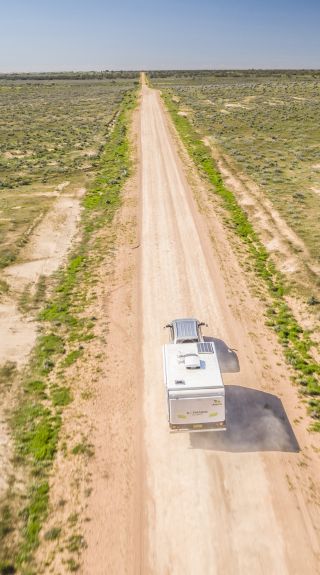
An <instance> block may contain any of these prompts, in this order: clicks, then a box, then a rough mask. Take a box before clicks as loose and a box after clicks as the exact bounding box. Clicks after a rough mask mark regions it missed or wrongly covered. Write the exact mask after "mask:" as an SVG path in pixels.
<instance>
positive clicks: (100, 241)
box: [0, 74, 138, 574]
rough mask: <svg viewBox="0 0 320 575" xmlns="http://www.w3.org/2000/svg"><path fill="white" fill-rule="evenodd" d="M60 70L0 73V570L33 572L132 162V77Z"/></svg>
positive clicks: (75, 541)
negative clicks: (98, 275) (76, 369)
mask: <svg viewBox="0 0 320 575" xmlns="http://www.w3.org/2000/svg"><path fill="white" fill-rule="evenodd" d="M65 76H66V75H63V79H61V77H59V75H55V77H54V78H51V79H49V76H46V75H44V77H40V78H36V79H34V78H31V77H29V76H27V77H22V78H21V77H7V76H6V77H3V78H1V77H0V99H1V103H2V108H3V114H2V117H1V124H2V125H1V134H2V135H1V142H0V149H1V154H0V181H1V184H0V185H1V189H0V198H1V206H0V210H1V212H0V226H1V228H0V232H1V244H0V268H1V269H0V274H1V275H0V289H1V299H0V329H1V336H2V338H3V342H4V344H3V346H2V347H3V349H2V352H3V353H2V355H1V356H0V359H1V361H0V387H1V393H2V399H3V401H2V407H1V410H0V423H1V437H0V439H1V441H0V464H1V469H2V482H1V485H0V573H3V574H4V573H16V572H19V573H28V574H30V573H34V572H37V568H36V567H35V566H34V564H33V555H34V551H35V549H36V548H37V546H38V543H39V533H40V530H41V527H42V524H43V522H44V520H45V518H46V517H47V515H48V509H49V500H50V473H51V468H52V465H53V462H54V459H55V457H56V454H57V451H58V441H59V435H60V428H61V425H62V415H63V410H64V408H66V407H67V406H68V405H69V404H70V403H71V402H72V401H73V390H72V385H71V382H72V381H73V380H72V377H71V376H70V372H69V371H68V370H70V369H72V366H73V365H74V364H75V363H76V362H77V361H78V360H79V359H80V358H81V356H83V354H84V350H85V346H86V344H87V343H88V342H90V341H91V340H92V339H93V338H94V337H95V335H94V325H95V320H96V318H95V317H91V316H90V317H89V316H88V312H87V309H88V306H89V304H90V303H92V301H93V300H94V284H95V281H96V280H95V272H96V269H97V266H98V264H99V262H101V259H102V258H103V257H105V255H106V253H109V252H110V251H111V253H112V241H113V240H112V230H111V222H112V220H113V217H114V215H115V213H116V211H117V209H118V207H119V205H120V203H121V201H120V190H121V188H122V186H123V184H124V181H125V180H126V178H127V176H128V174H129V169H130V162H129V148H128V141H127V135H126V134H127V123H128V117H127V115H128V113H129V110H130V109H131V108H132V107H133V106H134V102H135V96H134V93H135V89H136V85H137V84H138V78H137V76H136V75H134V74H128V75H127V77H123V75H122V74H119V75H118V77H117V75H112V77H111V78H107V79H106V78H100V79H99V74H97V75H96V77H90V78H89V79H88V78H85V79H82V80H79V79H78V80H75V79H74V77H73V76H71V77H70V78H69V77H68V76H67V77H65ZM93 76H94V75H93ZM104 231H105V236H108V237H107V238H106V237H105V236H104V235H103V232H104ZM53 272H54V273H53ZM92 292H93V293H92ZM6 355H7V356H8V357H9V358H10V359H9V360H6ZM89 443H90V442H89V440H87V438H86V437H85V434H82V436H81V440H80V441H79V442H78V443H77V444H76V445H74V444H72V445H71V446H69V445H67V443H66V441H64V442H63V446H62V447H61V449H63V451H64V454H65V455H66V456H67V453H69V456H70V457H77V456H80V455H81V456H82V457H89V456H91V455H92V454H91V452H90V449H89V448H88V449H87V447H86V446H87V444H88V445H89ZM69 448H70V452H69ZM76 530H77V526H76V523H75V522H73V523H72V524H70V529H69V532H68V538H69V539H68V544H67V547H66V549H67V553H68V559H67V561H68V566H69V567H68V569H69V570H70V571H73V570H75V566H76V564H77V562H76V556H77V553H78V549H79V545H80V543H81V540H79V537H78V534H77V531H76ZM59 533H60V530H59V529H53V530H51V531H50V533H47V534H46V535H45V537H46V538H48V539H56V538H58V537H59ZM69 540H70V541H69ZM69 564H70V565H69Z"/></svg>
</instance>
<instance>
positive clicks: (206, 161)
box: [163, 90, 320, 431]
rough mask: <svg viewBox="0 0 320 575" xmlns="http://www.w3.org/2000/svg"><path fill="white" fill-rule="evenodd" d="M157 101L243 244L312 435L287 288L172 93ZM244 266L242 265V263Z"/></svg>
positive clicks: (318, 406) (319, 403) (309, 357)
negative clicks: (163, 104)
mask: <svg viewBox="0 0 320 575" xmlns="http://www.w3.org/2000/svg"><path fill="white" fill-rule="evenodd" d="M163 98H164V101H165V103H166V106H167V109H168V110H169V112H170V114H171V116H172V119H173V121H174V124H175V126H176V128H177V130H178V133H179V135H180V137H181V138H182V141H183V143H184V145H185V147H186V149H187V151H188V152H189V154H190V156H191V158H192V160H193V161H194V163H195V165H196V166H197V167H198V168H199V170H200V172H201V173H202V175H203V176H205V177H206V178H207V180H208V181H209V182H210V184H211V185H212V189H213V191H214V193H215V194H217V195H218V197H219V198H220V200H221V202H222V205H223V207H224V209H225V210H226V212H227V214H228V216H227V220H226V221H227V224H228V225H229V226H230V227H231V228H232V230H233V231H234V232H235V233H236V234H237V235H238V236H239V237H240V238H241V240H242V241H243V242H244V244H245V246H246V249H247V254H248V256H249V262H251V264H250V265H251V267H252V268H253V269H254V271H255V273H256V274H257V276H258V277H259V278H261V280H263V281H262V282H260V288H259V289H260V295H261V297H262V298H263V299H264V300H265V302H266V316H267V318H266V322H267V324H268V325H269V326H270V327H272V328H273V329H274V330H275V331H276V333H277V336H278V338H279V341H280V343H281V344H282V346H283V349H284V355H285V357H286V360H287V362H288V364H289V365H290V367H291V369H292V379H293V381H294V382H295V383H296V384H297V385H299V386H300V390H301V392H302V394H303V395H304V397H305V400H306V401H307V403H308V407H309V413H310V415H311V417H312V420H313V424H312V429H313V430H315V431H320V366H319V364H317V363H316V361H315V359H314V351H315V344H314V342H313V341H312V339H311V337H310V335H309V334H308V333H307V332H306V331H303V330H302V328H301V327H300V326H299V324H298V322H297V320H296V319H295V317H294V315H293V313H292V311H291V309H290V307H289V306H288V304H287V302H286V298H285V294H286V290H287V285H286V282H285V280H284V278H283V276H282V275H281V274H280V273H279V272H278V271H277V270H276V267H275V265H274V263H273V261H272V259H271V257H270V254H269V253H268V251H267V249H266V248H265V247H264V245H263V244H262V242H261V240H260V239H259V237H258V235H257V233H256V232H255V230H254V228H253V226H252V224H251V223H250V221H249V219H248V217H247V214H246V213H245V211H244V210H243V209H242V208H241V207H240V205H239V203H238V202H237V199H236V197H235V195H234V194H233V193H232V192H231V191H230V190H229V189H228V188H227V187H226V186H225V184H224V182H223V179H222V177H221V175H220V173H219V171H218V170H217V167H216V165H215V162H214V160H213V158H212V155H211V151H210V148H208V146H206V145H205V143H204V142H203V139H202V135H201V134H200V133H199V132H198V131H197V130H196V128H195V126H194V124H193V123H192V122H191V121H190V119H189V118H188V117H186V116H185V115H181V103H180V100H179V99H178V98H177V97H176V95H175V93H174V94H173V93H172V91H171V90H170V91H164V92H163ZM245 263H246V265H248V260H246V262H245Z"/></svg>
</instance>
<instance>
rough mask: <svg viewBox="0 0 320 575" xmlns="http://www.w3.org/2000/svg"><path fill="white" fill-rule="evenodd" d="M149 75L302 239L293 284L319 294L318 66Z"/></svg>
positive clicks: (311, 296)
mask: <svg viewBox="0 0 320 575" xmlns="http://www.w3.org/2000/svg"><path fill="white" fill-rule="evenodd" d="M151 78H152V82H153V85H154V86H155V87H159V88H161V89H163V90H164V92H165V93H168V91H170V92H172V94H174V95H175V97H176V98H178V99H179V104H180V111H181V113H183V114H185V115H186V116H187V117H188V118H189V120H190V122H191V124H192V125H193V126H194V127H195V128H196V130H197V132H198V133H199V134H200V135H201V136H202V137H205V138H208V139H209V140H210V141H211V142H212V145H213V146H215V147H216V148H217V149H218V150H221V152H222V154H224V155H225V156H226V157H227V158H230V159H231V161H232V166H233V169H234V174H235V175H236V176H237V174H245V175H247V176H248V177H250V179H251V180H252V181H254V182H255V183H256V184H257V185H258V186H259V189H260V191H261V197H262V198H263V197H265V198H267V199H268V200H270V201H271V203H272V205H273V206H274V208H275V209H276V210H277V212H278V213H279V214H280V215H281V216H282V217H283V219H284V220H285V221H286V222H287V224H288V225H289V226H290V228H291V229H292V230H293V231H294V232H295V233H296V234H297V236H298V237H299V238H300V239H301V240H302V241H303V243H304V245H305V246H306V248H307V250H308V252H309V253H310V256H311V264H310V266H309V275H308V277H307V276H305V275H304V276H303V277H302V276H301V277H299V273H296V274H291V275H292V277H291V281H290V283H291V285H292V286H294V287H295V288H297V287H298V288H299V291H300V294H302V295H303V297H304V300H305V301H307V302H309V301H310V305H312V302H316V301H318V300H320V281H319V275H318V273H317V272H316V269H318V268H319V264H320V257H319V254H320V227H319V219H320V147H319V140H320V126H319V121H318V118H319V114H320V91H319V87H320V73H319V71H312V70H310V71H288V70H287V71H286V70H278V71H267V70H261V71H255V70H252V71H240V70H239V71H217V72H209V71H208V72H205V71H198V72H172V73H170V72H167V73H160V72H154V73H152V74H151ZM292 249H293V250H295V251H296V252H297V250H298V251H299V248H296V247H294V246H292ZM296 255H298V257H299V253H296ZM312 262H313V264H312ZM313 267H314V268H315V271H312V268H313ZM298 279H299V280H300V281H299V286H298V285H297V284H298ZM315 305H316V304H315ZM310 311H312V310H310ZM315 311H316V312H318V311H320V308H316V309H315Z"/></svg>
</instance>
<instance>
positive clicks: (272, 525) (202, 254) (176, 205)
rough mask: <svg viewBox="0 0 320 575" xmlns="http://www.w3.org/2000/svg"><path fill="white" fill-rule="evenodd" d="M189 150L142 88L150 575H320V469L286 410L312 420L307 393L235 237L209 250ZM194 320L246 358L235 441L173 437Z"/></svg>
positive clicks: (145, 563)
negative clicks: (170, 418)
mask: <svg viewBox="0 0 320 575" xmlns="http://www.w3.org/2000/svg"><path fill="white" fill-rule="evenodd" d="M176 147H177V146H176V143H175V139H174V137H173V135H172V133H171V132H170V130H169V122H168V118H167V117H166V114H165V112H164V110H163V106H162V104H161V101H160V98H159V94H158V93H157V92H156V91H154V90H150V89H149V88H147V87H146V86H143V95H142V108H141V171H142V224H141V252H142V255H141V285H142V287H141V313H142V324H143V326H142V329H143V363H144V395H143V436H142V444H143V451H144V456H143V468H142V482H143V491H142V496H141V504H142V509H143V512H142V514H141V517H142V523H143V525H142V529H141V541H140V545H141V567H140V572H141V573H145V574H148V575H149V574H152V575H198V574H199V575H209V574H210V575H215V574H217V575H220V574H223V575H227V574H230V575H240V574H245V575H248V574H250V575H251V574H254V575H257V574H260V573H261V574H262V573H263V574H267V575H271V574H273V575H274V574H279V575H285V574H288V575H293V574H297V575H298V574H299V575H300V574H301V573H304V574H315V573H319V572H320V571H319V565H320V563H319V531H318V527H319V525H318V526H317V523H318V524H319V507H317V505H316V503H315V502H314V501H312V493H313V492H314V494H316V490H317V487H316V486H315V484H314V487H313V490H314V491H312V487H310V486H308V485H307V482H308V480H307V478H308V477H309V480H310V481H311V482H312V481H313V476H312V473H313V469H314V468H313V467H312V463H310V466H311V467H310V470H309V471H308V470H307V471H306V470H305V469H302V468H304V467H307V466H308V465H309V463H308V461H307V459H306V461H307V463H306V464H305V465H303V463H301V461H303V460H302V459H301V458H302V456H303V454H301V450H300V449H301V447H303V446H301V441H300V440H299V442H300V445H299V443H298V440H297V439H296V434H294V432H293V430H292V427H291V425H290V423H289V420H288V419H287V415H286V412H287V409H286V406H288V408H289V409H291V412H292V413H294V410H295V409H298V410H299V407H297V406H296V405H295V403H296V402H297V398H296V395H295V391H294V389H293V388H292V386H291V384H290V382H289V380H288V377H286V376H285V369H284V366H283V364H282V365H281V362H282V360H281V356H280V357H277V356H276V355H275V351H274V347H275V346H277V343H276V340H275V339H274V337H273V335H272V334H271V335H270V334H268V332H267V331H266V328H265V326H264V320H263V315H262V313H261V317H260V318H259V313H260V312H259V309H258V308H257V302H253V301H252V300H251V297H250V293H249V292H248V289H247V287H246V278H245V275H244V272H243V271H242V270H241V269H240V268H239V266H238V267H237V262H236V258H235V256H234V254H232V251H231V249H230V248H228V245H227V244H226V241H227V240H226V239H225V237H224V236H223V234H222V231H221V234H222V235H221V237H220V236H219V237H216V241H215V245H213V244H212V243H211V242H210V240H209V237H208V236H209V235H208V230H207V228H206V225H205V224H204V218H202V217H201V216H200V215H199V214H198V211H197V208H196V206H195V203H194V200H193V198H192V194H191V191H190V189H189V185H188V183H187V181H186V178H185V175H184V172H183V165H182V161H181V159H180V158H179V156H178V154H177V150H176ZM219 229H221V230H222V228H219V227H216V233H218V231H219ZM217 230H218V231H217ZM228 258H230V261H228ZM228 266H231V267H232V266H233V269H234V270H235V272H234V273H233V274H229V275H228ZM235 273H236V274H238V275H236V276H235ZM237 290H238V291H237ZM232 293H234V294H235V297H237V298H238V301H231V302H230V297H231V295H230V294H232ZM242 308H243V310H242ZM184 316H192V317H197V318H199V319H200V320H204V321H206V322H208V324H209V328H208V329H207V330H206V335H208V336H213V337H215V338H219V339H220V340H222V341H225V342H226V343H227V344H228V345H231V346H236V347H237V349H238V355H239V360H240V366H241V371H240V373H234V374H232V375H230V374H228V375H227V376H225V382H226V384H227V386H228V387H227V407H228V414H227V417H228V431H227V432H226V433H223V432H215V433H197V434H189V433H181V434H170V433H169V430H168V424H167V415H166V404H165V390H164V385H163V377H162V361H161V345H162V344H163V343H164V342H165V341H166V340H167V337H168V334H167V333H166V331H165V330H163V326H164V325H165V324H166V323H167V322H168V321H170V320H171V319H174V318H177V317H184ZM250 330H253V331H250ZM221 345H222V344H221ZM280 397H281V399H280ZM281 400H282V401H281ZM300 409H301V408H300ZM303 413H304V412H303V410H302V411H298V414H299V415H301V414H303ZM290 418H291V415H290ZM301 437H302V436H301ZM303 437H304V436H303ZM303 437H302V441H303V440H304V439H303ZM306 441H308V440H306ZM310 441H312V440H311V439H310ZM306 449H307V453H308V446H307V445H306ZM311 456H312V454H311ZM311 456H310V457H311ZM311 459H312V457H311ZM303 473H304V474H303ZM309 487H310V489H309ZM315 497H316V495H315ZM137 544H138V542H137ZM129 572H130V570H129Z"/></svg>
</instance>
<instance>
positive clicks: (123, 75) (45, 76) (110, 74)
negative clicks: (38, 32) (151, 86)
mask: <svg viewBox="0 0 320 575" xmlns="http://www.w3.org/2000/svg"><path fill="white" fill-rule="evenodd" d="M138 77H139V72H138V71H134V70H129V71H128V70H119V71H109V70H103V71H101V72H30V73H29V72H21V73H12V74H0V80H29V81H31V80H32V81H33V80H36V81H38V80H118V79H137V78H138Z"/></svg>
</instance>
